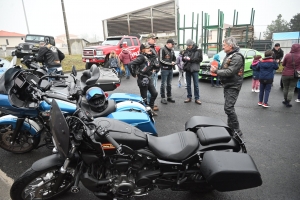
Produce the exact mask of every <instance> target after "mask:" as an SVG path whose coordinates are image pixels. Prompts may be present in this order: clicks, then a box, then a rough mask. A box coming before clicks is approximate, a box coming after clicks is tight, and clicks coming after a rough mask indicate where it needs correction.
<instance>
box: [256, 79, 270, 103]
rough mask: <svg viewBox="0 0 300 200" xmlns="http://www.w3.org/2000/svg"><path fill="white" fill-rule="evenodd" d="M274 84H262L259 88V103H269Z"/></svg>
mask: <svg viewBox="0 0 300 200" xmlns="http://www.w3.org/2000/svg"><path fill="white" fill-rule="evenodd" d="M271 87H272V84H271V83H270V84H264V83H260V86H259V90H260V91H259V102H263V103H268V100H269V95H270V92H271Z"/></svg>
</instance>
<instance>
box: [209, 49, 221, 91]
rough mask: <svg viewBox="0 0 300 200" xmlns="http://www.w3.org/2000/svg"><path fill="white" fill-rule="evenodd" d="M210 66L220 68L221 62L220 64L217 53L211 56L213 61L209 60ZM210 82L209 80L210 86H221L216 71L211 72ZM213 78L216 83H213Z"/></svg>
mask: <svg viewBox="0 0 300 200" xmlns="http://www.w3.org/2000/svg"><path fill="white" fill-rule="evenodd" d="M210 65H211V66H213V67H217V68H218V69H220V67H221V64H220V56H219V54H215V55H214V57H213V61H211V63H210ZM210 78H211V79H210V82H211V87H216V88H220V87H222V86H220V80H219V77H218V75H217V74H216V73H211V77H210ZM214 78H216V85H215V84H214Z"/></svg>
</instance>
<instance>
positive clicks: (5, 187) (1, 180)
mask: <svg viewBox="0 0 300 200" xmlns="http://www.w3.org/2000/svg"><path fill="white" fill-rule="evenodd" d="M13 182H14V180H13V179H11V178H10V177H8V176H7V175H6V174H5V173H4V172H3V171H1V170H0V199H1V200H10V199H11V198H10V194H9V192H10V188H11V185H12V184H13Z"/></svg>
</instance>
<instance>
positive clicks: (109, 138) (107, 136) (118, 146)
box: [105, 134, 122, 152]
mask: <svg viewBox="0 0 300 200" xmlns="http://www.w3.org/2000/svg"><path fill="white" fill-rule="evenodd" d="M105 137H106V139H107V141H108V142H110V143H111V144H112V145H113V146H114V147H115V148H116V149H117V151H118V152H121V149H122V147H121V145H119V144H118V143H117V141H116V140H115V139H114V138H112V137H111V136H110V135H109V134H105Z"/></svg>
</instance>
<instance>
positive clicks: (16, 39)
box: [0, 36, 25, 47]
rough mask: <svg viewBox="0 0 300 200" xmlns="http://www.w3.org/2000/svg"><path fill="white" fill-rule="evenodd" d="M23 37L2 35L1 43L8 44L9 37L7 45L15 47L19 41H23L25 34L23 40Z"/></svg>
mask: <svg viewBox="0 0 300 200" xmlns="http://www.w3.org/2000/svg"><path fill="white" fill-rule="evenodd" d="M21 38H22V37H8V36H1V37H0V45H6V39H8V43H9V45H7V47H15V46H17V45H18V44H19V43H23V42H24V40H25V36H24V37H23V40H21Z"/></svg>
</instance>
